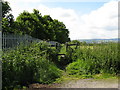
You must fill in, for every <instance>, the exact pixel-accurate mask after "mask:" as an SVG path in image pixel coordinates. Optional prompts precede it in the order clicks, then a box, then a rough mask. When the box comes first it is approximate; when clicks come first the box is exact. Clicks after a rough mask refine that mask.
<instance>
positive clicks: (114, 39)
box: [78, 38, 120, 43]
mask: <svg viewBox="0 0 120 90" xmlns="http://www.w3.org/2000/svg"><path fill="white" fill-rule="evenodd" d="M118 40H119V41H120V38H112V39H79V40H78V41H81V42H87V43H92V42H97V43H101V42H118Z"/></svg>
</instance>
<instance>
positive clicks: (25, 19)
mask: <svg viewBox="0 0 120 90" xmlns="http://www.w3.org/2000/svg"><path fill="white" fill-rule="evenodd" d="M16 23H18V26H20V28H19V31H21V32H23V34H28V35H31V36H32V37H35V38H39V39H45V40H52V41H58V42H60V43H65V42H67V41H69V40H70V39H69V36H68V35H69V31H68V29H66V26H65V25H64V24H63V22H60V21H58V20H56V19H52V18H51V17H50V16H49V15H44V16H42V15H41V13H40V12H39V11H38V10H36V9H34V10H33V13H29V12H27V11H24V12H23V13H21V14H20V15H19V16H18V17H17V19H16Z"/></svg>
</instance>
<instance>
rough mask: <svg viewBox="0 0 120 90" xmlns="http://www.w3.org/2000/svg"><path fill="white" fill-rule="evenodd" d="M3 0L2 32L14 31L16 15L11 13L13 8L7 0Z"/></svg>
mask: <svg viewBox="0 0 120 90" xmlns="http://www.w3.org/2000/svg"><path fill="white" fill-rule="evenodd" d="M1 2H2V33H13V32H14V30H13V28H14V16H13V15H12V14H11V13H10V11H11V8H10V6H9V3H8V2H7V1H1Z"/></svg>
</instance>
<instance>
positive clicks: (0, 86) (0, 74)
mask: <svg viewBox="0 0 120 90" xmlns="http://www.w3.org/2000/svg"><path fill="white" fill-rule="evenodd" d="M1 56H2V3H1V0H0V90H2V57H1Z"/></svg>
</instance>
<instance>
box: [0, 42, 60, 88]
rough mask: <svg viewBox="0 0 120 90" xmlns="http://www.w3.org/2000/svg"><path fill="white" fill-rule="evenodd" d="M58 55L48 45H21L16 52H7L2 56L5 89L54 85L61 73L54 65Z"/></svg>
mask: <svg viewBox="0 0 120 90" xmlns="http://www.w3.org/2000/svg"><path fill="white" fill-rule="evenodd" d="M55 53H57V51H55V50H53V48H49V47H48V44H47V43H44V42H42V43H32V44H30V45H28V46H24V45H20V46H19V47H17V48H16V49H15V50H10V51H6V52H4V53H3V55H2V61H3V66H2V69H3V70H2V72H3V74H2V77H3V89H5V88H6V89H13V88H14V87H16V86H18V85H20V86H21V87H22V86H27V85H29V84H31V83H35V82H38V83H42V84H45V83H47V84H48V83H52V82H53V81H55V79H56V78H58V77H60V73H61V71H60V70H59V69H58V68H57V67H56V65H55V64H54V63H53V61H55V60H53V59H55V57H51V56H50V55H52V54H55Z"/></svg>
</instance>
